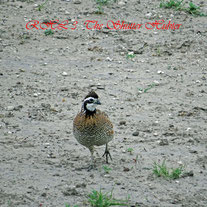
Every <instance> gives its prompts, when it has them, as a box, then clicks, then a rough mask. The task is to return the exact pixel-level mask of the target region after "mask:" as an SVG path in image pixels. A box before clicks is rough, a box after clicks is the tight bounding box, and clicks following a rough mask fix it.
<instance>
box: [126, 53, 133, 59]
mask: <svg viewBox="0 0 207 207" xmlns="http://www.w3.org/2000/svg"><path fill="white" fill-rule="evenodd" d="M134 57H135V54H134V52H129V53H127V56H126V58H127V59H132V58H134Z"/></svg>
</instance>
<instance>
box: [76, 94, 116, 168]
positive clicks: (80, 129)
mask: <svg viewBox="0 0 207 207" xmlns="http://www.w3.org/2000/svg"><path fill="white" fill-rule="evenodd" d="M99 104H101V103H100V101H99V99H98V95H97V94H96V93H95V92H94V91H91V92H89V94H88V95H87V96H86V97H85V99H84V100H83V104H82V107H81V112H80V113H78V114H77V115H76V117H75V119H74V121H73V134H74V137H75V138H76V139H77V141H78V142H79V143H80V144H82V145H84V146H85V147H87V148H88V149H89V150H90V152H91V165H90V168H93V167H94V156H93V153H94V146H95V145H96V146H101V145H106V148H105V153H104V154H103V156H106V163H108V156H109V157H110V158H111V154H110V153H109V150H108V142H110V141H111V140H112V139H113V137H114V130H113V125H112V123H111V122H110V120H109V118H108V116H107V115H106V114H105V113H104V112H101V111H100V110H98V109H96V107H97V105H99ZM111 160H112V158H111Z"/></svg>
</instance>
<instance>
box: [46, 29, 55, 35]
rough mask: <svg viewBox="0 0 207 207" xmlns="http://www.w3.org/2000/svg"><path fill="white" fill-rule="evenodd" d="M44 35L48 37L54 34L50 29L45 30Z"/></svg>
mask: <svg viewBox="0 0 207 207" xmlns="http://www.w3.org/2000/svg"><path fill="white" fill-rule="evenodd" d="M44 33H45V35H46V36H48V35H53V34H54V31H53V30H52V29H47V30H45V32H44Z"/></svg>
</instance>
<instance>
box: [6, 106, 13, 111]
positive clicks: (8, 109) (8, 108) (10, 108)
mask: <svg viewBox="0 0 207 207" xmlns="http://www.w3.org/2000/svg"><path fill="white" fill-rule="evenodd" d="M14 108H15V107H14V106H7V108H6V110H7V111H13V110H14Z"/></svg>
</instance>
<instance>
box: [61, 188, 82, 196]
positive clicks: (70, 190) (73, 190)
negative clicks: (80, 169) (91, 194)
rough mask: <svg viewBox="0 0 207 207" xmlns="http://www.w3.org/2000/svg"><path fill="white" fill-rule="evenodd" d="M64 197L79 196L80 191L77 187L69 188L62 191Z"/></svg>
mask: <svg viewBox="0 0 207 207" xmlns="http://www.w3.org/2000/svg"><path fill="white" fill-rule="evenodd" d="M62 193H63V195H64V196H71V195H78V191H77V190H76V187H75V186H69V187H67V188H66V189H65V190H63V191H62Z"/></svg>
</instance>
